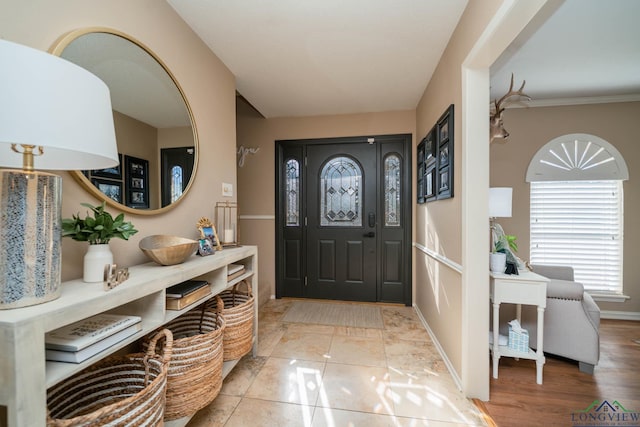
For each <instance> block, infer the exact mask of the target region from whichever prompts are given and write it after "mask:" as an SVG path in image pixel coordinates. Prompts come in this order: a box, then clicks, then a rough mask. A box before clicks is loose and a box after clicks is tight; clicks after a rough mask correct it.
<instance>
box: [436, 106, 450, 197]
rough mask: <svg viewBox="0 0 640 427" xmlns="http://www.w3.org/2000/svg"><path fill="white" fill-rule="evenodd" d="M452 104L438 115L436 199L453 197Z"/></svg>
mask: <svg viewBox="0 0 640 427" xmlns="http://www.w3.org/2000/svg"><path fill="white" fill-rule="evenodd" d="M453 117H454V116H453V104H451V105H449V108H447V110H446V111H445V112H444V113H443V114H442V116H440V119H439V120H438V122H437V124H436V129H437V136H438V138H437V141H438V143H437V147H438V150H437V153H436V155H437V162H436V163H437V174H436V177H437V185H436V187H437V195H436V198H437V199H438V200H442V199H448V198H451V197H453V147H454V139H453V130H454V126H453Z"/></svg>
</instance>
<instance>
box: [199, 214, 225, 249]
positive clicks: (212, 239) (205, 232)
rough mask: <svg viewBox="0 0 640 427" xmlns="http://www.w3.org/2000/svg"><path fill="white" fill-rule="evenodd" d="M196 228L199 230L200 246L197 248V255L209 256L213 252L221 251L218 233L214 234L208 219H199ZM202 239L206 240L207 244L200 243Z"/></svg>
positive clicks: (214, 230) (213, 228) (214, 228)
mask: <svg viewBox="0 0 640 427" xmlns="http://www.w3.org/2000/svg"><path fill="white" fill-rule="evenodd" d="M197 228H198V230H200V245H199V248H198V253H199V254H200V255H203V256H204V255H211V254H212V253H213V252H215V250H219V251H221V250H222V245H221V244H220V239H218V233H216V227H214V225H213V223H211V221H210V220H209V218H205V217H202V218H200V219H199V220H198V224H197ZM203 239H204V240H208V242H209V244H207V242H202V240H203Z"/></svg>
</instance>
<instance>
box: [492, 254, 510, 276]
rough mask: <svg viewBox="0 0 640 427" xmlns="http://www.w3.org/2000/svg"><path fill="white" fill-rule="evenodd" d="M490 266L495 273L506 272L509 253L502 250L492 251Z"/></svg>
mask: <svg viewBox="0 0 640 427" xmlns="http://www.w3.org/2000/svg"><path fill="white" fill-rule="evenodd" d="M489 268H490V269H491V271H492V272H493V273H504V271H505V270H506V269H507V254H505V253H502V252H492V253H490V254H489Z"/></svg>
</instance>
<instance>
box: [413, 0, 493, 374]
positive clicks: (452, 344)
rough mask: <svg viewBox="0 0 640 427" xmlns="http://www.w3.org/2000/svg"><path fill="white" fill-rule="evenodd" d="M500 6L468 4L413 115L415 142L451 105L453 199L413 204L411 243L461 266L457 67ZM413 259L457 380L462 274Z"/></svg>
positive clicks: (422, 301) (420, 292) (417, 255)
mask: <svg viewBox="0 0 640 427" xmlns="http://www.w3.org/2000/svg"><path fill="white" fill-rule="evenodd" d="M501 3H502V2H500V1H482V2H476V1H471V2H469V4H468V5H467V8H466V9H465V11H464V14H463V16H462V18H461V20H460V22H459V24H458V27H457V28H456V30H455V32H454V34H453V36H452V38H451V40H450V42H449V44H448V46H447V48H446V50H445V52H444V54H443V56H442V58H441V60H440V62H439V64H438V67H437V68H436V72H435V73H434V75H433V77H432V78H431V80H430V81H429V84H428V86H427V88H426V90H425V92H424V94H423V96H422V99H421V100H420V103H419V104H418V107H417V111H416V130H417V138H416V140H417V141H420V139H421V138H423V137H424V136H425V135H426V134H427V132H428V131H429V130H430V129H431V127H432V126H433V125H434V124H435V123H436V121H437V120H438V118H439V117H440V115H441V114H442V113H443V112H444V111H445V109H446V108H447V107H448V106H449V104H454V105H455V107H454V109H455V111H454V119H455V120H454V121H455V123H454V124H455V127H454V129H455V131H454V135H455V145H454V147H455V150H454V167H455V174H454V197H453V198H452V199H447V200H440V201H436V202H430V203H426V204H421V205H417V207H416V215H415V221H416V227H415V241H416V243H419V244H421V245H423V246H425V247H427V248H428V249H430V250H432V251H435V252H436V253H438V254H439V255H441V256H442V257H445V258H447V259H449V260H451V261H453V262H455V263H457V264H462V217H461V213H462V197H461V194H462V191H463V189H462V185H461V183H462V180H461V177H462V175H461V174H462V167H463V164H462V157H463V156H462V149H463V146H462V136H463V135H462V87H463V81H462V64H463V62H464V61H465V59H466V58H467V56H468V55H469V53H470V51H471V49H472V47H473V46H474V44H475V43H476V42H477V41H478V39H479V37H480V34H481V33H482V32H483V31H484V30H485V28H486V27H487V25H488V23H489V21H490V20H491V19H492V18H493V16H494V14H495V13H496V10H497V8H498V6H499V5H500V4H501ZM488 101H489V100H487V104H488ZM484 138H485V139H488V138H487V137H486V136H485V137H484ZM482 139H483V138H480V139H479V141H482ZM479 213H481V212H479ZM414 260H415V262H414V265H415V266H416V268H415V288H416V291H415V295H414V299H415V302H416V305H417V307H418V309H419V310H420V312H421V313H422V315H423V316H424V317H425V319H426V321H427V323H428V324H429V327H430V328H431V330H432V331H433V333H434V334H435V335H436V337H437V339H438V341H439V343H440V345H441V346H442V348H443V350H444V351H445V353H446V354H447V357H448V358H449V360H450V361H451V363H452V365H453V368H454V369H455V370H456V371H457V373H458V375H459V376H462V364H463V336H464V334H463V319H464V316H465V313H463V296H462V294H463V288H462V275H461V274H460V273H459V272H457V271H455V270H453V269H451V268H449V267H447V266H446V265H444V264H442V263H439V262H435V261H434V260H433V259H432V258H430V257H428V256H427V255H425V254H424V253H422V252H421V251H417V250H416V251H414ZM463 268H464V266H463ZM488 329H489V325H488V322H487V325H486V330H488ZM478 360H481V359H478ZM463 380H464V379H463Z"/></svg>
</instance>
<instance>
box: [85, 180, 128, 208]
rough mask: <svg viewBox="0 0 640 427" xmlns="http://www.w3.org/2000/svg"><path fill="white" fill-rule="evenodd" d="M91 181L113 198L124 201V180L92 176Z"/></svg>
mask: <svg viewBox="0 0 640 427" xmlns="http://www.w3.org/2000/svg"><path fill="white" fill-rule="evenodd" d="M91 183H92V184H93V185H94V186H95V187H96V188H97V189H98V190H100V191H102V193H104V195H105V196H107V197H108V198H110V199H111V200H113V201H115V202H118V203H122V181H116V180H110V179H102V178H91Z"/></svg>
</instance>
